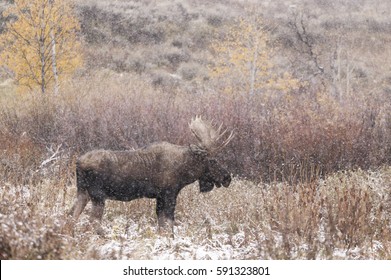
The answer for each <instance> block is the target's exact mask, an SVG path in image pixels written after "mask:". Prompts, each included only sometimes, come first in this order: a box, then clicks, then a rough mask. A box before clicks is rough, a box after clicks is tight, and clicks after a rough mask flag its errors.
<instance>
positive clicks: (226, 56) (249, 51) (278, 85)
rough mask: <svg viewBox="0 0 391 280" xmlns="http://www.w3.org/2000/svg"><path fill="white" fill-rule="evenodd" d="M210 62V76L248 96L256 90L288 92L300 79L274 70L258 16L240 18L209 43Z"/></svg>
mask: <svg viewBox="0 0 391 280" xmlns="http://www.w3.org/2000/svg"><path fill="white" fill-rule="evenodd" d="M211 49H212V53H213V54H214V59H213V60H214V64H213V66H212V67H210V73H209V75H210V77H211V78H212V79H214V80H219V81H223V83H221V84H222V85H223V90H224V91H226V92H233V91H235V90H236V89H239V90H240V91H241V92H245V93H248V94H250V95H252V94H254V93H257V92H270V91H271V90H274V91H276V90H277V91H282V92H289V91H291V90H292V89H296V88H298V87H299V86H300V82H299V81H298V80H297V79H294V78H293V77H292V76H291V75H290V74H289V73H282V74H280V73H277V72H275V71H274V70H275V66H274V65H273V62H272V55H273V51H274V50H273V49H272V48H270V47H269V34H268V33H267V31H266V30H265V28H264V25H263V23H262V20H261V18H260V17H254V16H250V17H248V18H241V19H240V20H239V21H238V22H237V23H235V24H234V25H233V26H232V27H231V28H230V29H229V30H228V32H227V34H226V35H225V37H224V39H223V40H215V41H214V42H213V43H212V45H211Z"/></svg>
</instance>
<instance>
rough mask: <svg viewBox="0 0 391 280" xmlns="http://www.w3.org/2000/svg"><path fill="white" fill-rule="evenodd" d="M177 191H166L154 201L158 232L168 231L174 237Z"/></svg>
mask: <svg viewBox="0 0 391 280" xmlns="http://www.w3.org/2000/svg"><path fill="white" fill-rule="evenodd" d="M177 196H178V192H175V193H172V192H167V193H163V194H162V195H159V196H158V197H157V201H156V214H157V220H158V227H159V233H164V232H167V231H170V235H171V237H174V219H175V205H176V198H177Z"/></svg>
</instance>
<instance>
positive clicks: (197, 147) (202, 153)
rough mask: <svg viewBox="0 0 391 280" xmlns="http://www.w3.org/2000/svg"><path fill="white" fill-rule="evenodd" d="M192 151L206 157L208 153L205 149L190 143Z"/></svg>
mask: <svg viewBox="0 0 391 280" xmlns="http://www.w3.org/2000/svg"><path fill="white" fill-rule="evenodd" d="M190 151H191V152H192V153H193V154H194V155H196V156H198V157H201V158H205V157H206V156H207V155H208V151H207V150H205V149H202V148H200V147H199V146H197V145H193V144H190Z"/></svg>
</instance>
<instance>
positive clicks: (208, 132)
mask: <svg viewBox="0 0 391 280" xmlns="http://www.w3.org/2000/svg"><path fill="white" fill-rule="evenodd" d="M189 128H190V130H191V132H192V133H193V134H194V136H195V137H196V138H197V140H198V142H199V144H198V145H199V146H200V147H201V148H203V149H205V150H207V151H208V152H209V153H211V154H215V153H217V152H218V151H220V150H221V149H222V148H224V147H225V146H226V145H228V143H229V142H230V141H231V140H232V138H233V137H234V133H233V131H231V132H230V134H229V135H228V137H226V136H227V133H228V129H225V130H224V131H222V128H223V125H222V124H221V125H220V126H219V127H218V128H217V129H215V128H214V127H213V125H212V124H210V123H209V122H206V121H204V120H202V118H201V117H199V116H196V117H195V118H193V119H192V120H191V122H190V124H189ZM224 138H225V139H224Z"/></svg>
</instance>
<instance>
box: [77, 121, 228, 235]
mask: <svg viewBox="0 0 391 280" xmlns="http://www.w3.org/2000/svg"><path fill="white" fill-rule="evenodd" d="M189 128H190V130H191V132H192V133H193V135H194V136H195V138H196V139H197V141H198V143H197V144H195V145H194V144H190V145H187V146H178V145H174V144H171V143H167V142H159V143H154V144H151V145H149V146H147V147H145V148H142V149H139V150H134V151H109V150H94V151H90V152H88V153H86V154H84V155H82V156H81V157H80V158H79V159H78V161H77V164H76V176H77V197H76V201H75V203H74V205H73V207H72V209H71V211H70V214H72V215H73V217H74V218H75V219H78V217H79V216H80V214H81V213H82V212H83V210H84V208H85V206H86V204H87V202H88V201H89V200H91V202H92V212H91V216H90V219H91V221H97V222H100V221H101V219H102V216H103V210H104V207H105V201H106V200H107V199H112V200H120V201H130V200H133V199H137V198H142V197H146V198H154V199H156V214H157V217H158V226H159V230H162V229H164V228H169V229H170V230H171V232H173V225H174V212H175V205H176V199H177V196H178V194H179V192H180V191H181V189H183V188H184V187H185V186H186V185H188V184H191V183H193V182H195V181H197V180H198V182H199V188H200V191H201V192H208V191H211V190H212V189H213V187H214V186H217V187H221V186H224V187H228V186H229V184H230V182H231V176H230V173H229V172H228V171H227V170H226V169H224V168H223V167H222V166H221V165H220V164H219V163H218V162H217V160H216V159H215V155H216V154H217V153H218V152H219V151H221V150H222V149H223V148H224V147H225V146H226V145H227V144H228V143H229V142H230V141H231V139H232V138H233V133H232V132H231V133H228V132H227V130H224V131H222V129H221V128H222V126H220V127H218V128H215V127H214V126H212V125H211V124H210V123H209V122H206V121H204V120H202V119H201V118H200V117H196V118H194V119H192V120H191V122H190V124H189Z"/></svg>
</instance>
